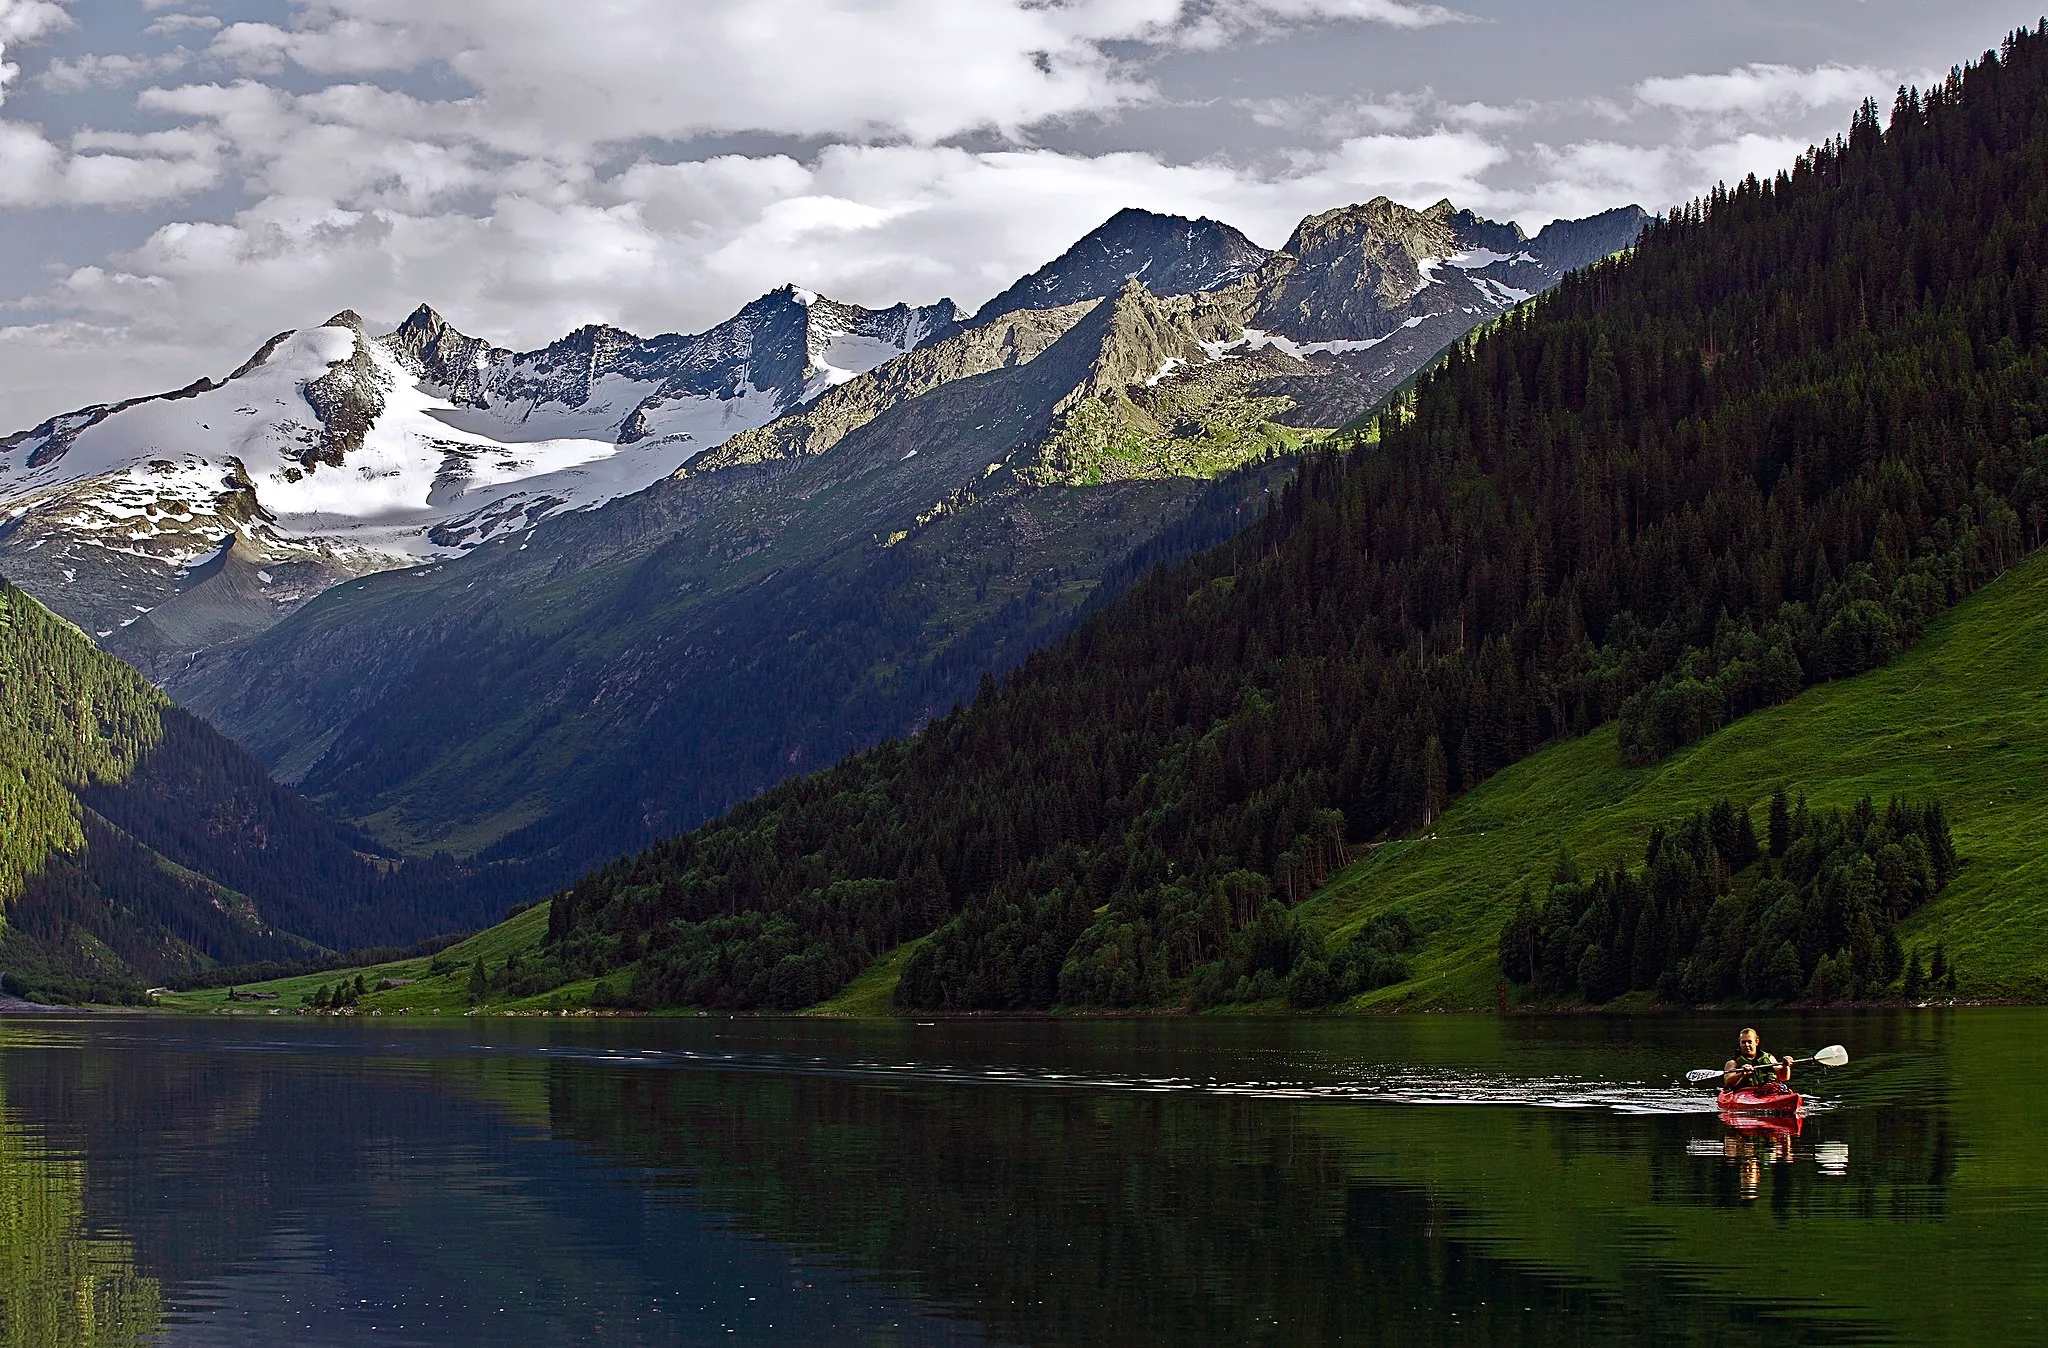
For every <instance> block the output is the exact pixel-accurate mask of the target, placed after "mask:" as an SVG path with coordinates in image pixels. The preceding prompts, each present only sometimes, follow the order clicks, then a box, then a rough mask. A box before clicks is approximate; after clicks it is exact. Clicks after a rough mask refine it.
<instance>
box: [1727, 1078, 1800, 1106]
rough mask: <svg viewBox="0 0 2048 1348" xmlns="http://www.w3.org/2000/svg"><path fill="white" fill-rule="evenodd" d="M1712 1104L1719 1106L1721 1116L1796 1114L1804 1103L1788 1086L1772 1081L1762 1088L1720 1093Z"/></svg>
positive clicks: (1746, 1087) (1797, 1093) (1755, 1087)
mask: <svg viewBox="0 0 2048 1348" xmlns="http://www.w3.org/2000/svg"><path fill="white" fill-rule="evenodd" d="M1714 1103H1715V1104H1717V1105H1718V1106H1720V1109H1721V1112H1722V1113H1723V1114H1797V1113H1798V1112H1799V1107H1800V1106H1801V1105H1802V1104H1804V1103H1805V1101H1804V1100H1803V1099H1802V1098H1801V1097H1800V1094H1799V1092H1798V1091H1795V1090H1793V1089H1792V1088H1791V1087H1790V1086H1784V1085H1780V1084H1779V1083H1778V1082H1775V1081H1772V1082H1768V1083H1766V1084H1764V1085H1762V1086H1744V1087H1743V1088H1742V1089H1741V1090H1737V1091H1722V1092H1721V1093H1720V1095H1718V1096H1716V1097H1715V1100H1714Z"/></svg>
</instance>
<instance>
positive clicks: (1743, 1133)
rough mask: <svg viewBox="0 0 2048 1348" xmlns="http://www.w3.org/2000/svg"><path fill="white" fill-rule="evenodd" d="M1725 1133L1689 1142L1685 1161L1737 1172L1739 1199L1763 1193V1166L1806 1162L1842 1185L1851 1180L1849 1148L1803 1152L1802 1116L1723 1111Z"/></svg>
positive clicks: (1829, 1145) (1831, 1145)
mask: <svg viewBox="0 0 2048 1348" xmlns="http://www.w3.org/2000/svg"><path fill="white" fill-rule="evenodd" d="M1721 1123H1722V1125H1723V1127H1724V1129H1725V1131H1724V1132H1723V1133H1722V1134H1721V1135H1720V1136H1719V1137H1699V1138H1693V1139H1692V1140H1690V1141H1688V1142H1687V1143H1686V1144H1685V1153H1686V1155H1688V1156H1697V1157H1701V1158H1712V1159H1714V1160H1718V1161H1720V1162H1722V1163H1723V1164H1725V1165H1728V1166H1731V1167H1733V1168H1734V1170H1735V1172H1736V1188H1737V1197H1738V1198H1739V1199H1740V1200H1741V1201H1742V1202H1745V1203H1749V1202H1754V1201H1755V1200H1756V1198H1757V1197H1758V1195H1759V1194H1760V1193H1761V1192H1762V1188H1763V1176H1764V1167H1765V1166H1791V1165H1796V1164H1798V1163H1799V1162H1800V1161H1801V1160H1806V1159H1810V1160H1812V1161H1813V1163H1814V1167H1815V1169H1817V1170H1818V1171H1819V1172H1820V1173H1821V1174H1822V1175H1824V1176H1827V1177H1828V1178H1830V1179H1846V1178H1847V1177H1848V1174H1849V1144H1848V1143H1847V1142H1843V1141H1839V1140H1837V1141H1829V1142H1822V1143H1819V1144H1817V1145H1815V1146H1812V1147H1810V1148H1804V1149H1802V1148H1801V1147H1800V1146H1799V1145H1798V1143H1799V1137H1800V1134H1801V1133H1802V1132H1803V1131H1804V1130H1805V1127H1806V1118H1805V1116H1804V1115H1799V1114H1793V1115H1758V1114H1742V1113H1736V1112H1733V1111H1724V1112H1723V1113H1722V1114H1721Z"/></svg>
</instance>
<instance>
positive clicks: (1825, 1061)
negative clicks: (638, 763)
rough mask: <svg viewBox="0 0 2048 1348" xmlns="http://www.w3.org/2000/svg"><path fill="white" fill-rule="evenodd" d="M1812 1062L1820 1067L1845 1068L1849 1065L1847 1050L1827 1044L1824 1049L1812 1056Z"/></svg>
mask: <svg viewBox="0 0 2048 1348" xmlns="http://www.w3.org/2000/svg"><path fill="white" fill-rule="evenodd" d="M1813 1060H1814V1061H1815V1062H1817V1063H1819V1064H1820V1065H1821V1066H1822V1067H1847V1066H1848V1065H1849V1050H1848V1049H1845V1048H1843V1047H1842V1046H1841V1045H1840V1044H1829V1045H1828V1046H1827V1047H1826V1048H1824V1049H1822V1050H1821V1051H1820V1052H1818V1053H1816V1054H1814V1055H1813Z"/></svg>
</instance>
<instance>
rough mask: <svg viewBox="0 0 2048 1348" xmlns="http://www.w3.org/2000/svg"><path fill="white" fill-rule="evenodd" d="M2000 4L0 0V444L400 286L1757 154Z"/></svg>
mask: <svg viewBox="0 0 2048 1348" xmlns="http://www.w3.org/2000/svg"><path fill="white" fill-rule="evenodd" d="M2028 21H2030V12H2029V11H2023V10H2016V9H2014V8H2012V7H2011V6H2010V5H1994V4H1990V3H1985V2H1984V0H1944V3H1941V4H1930V3H1927V2H1926V0H1714V2H1713V3H1709V4H1701V3H1698V0H1625V2H1624V0H1455V2H1454V3H1446V4H1441V5H1439V4H1433V3H1424V2H1423V0H0V433H5V432H6V431H8V430H12V429H16V428H19V427H24V426H27V425H29V424H32V423H33V422H34V421H37V420H40V419H41V418H43V417H45V416H48V415H50V414H51V413H54V412H58V411H62V410H66V409H69V408H72V407H75V406H79V405H81V404H84V403H88V402H92V401H97V400H102V399H108V398H114V397H121V396H126V395H132V394H137V393H145V392H154V391H157V390H159V389H162V388H167V387H174V386H177V385H180V384H184V383H187V382H189V381H190V380H192V379H194V378H197V377H198V376H200V375H202V374H213V375H219V374H223V373H225V372H226V371H227V370H228V369H230V368H232V367H233V366H234V365H235V364H237V363H239V362H240V360H241V359H243V358H244V357H245V356H246V355H247V354H248V353H249V352H250V351H251V350H252V349H253V348H254V347H255V346H256V345H257V344H258V343H260V342H261V341H262V339H263V338H265V337H267V336H268V335H270V334H271V333H272V332H275V331H278V330H280V329H283V328H287V327H296V326H303V325H306V324H310V323H317V322H319V321H321V320H323V319H324V318H326V317H327V316H328V315H329V314H331V313H333V312H334V311H336V310H338V309H341V308H344V307H352V308H354V309H356V310H358V311H359V312H361V313H362V314H364V315H365V317H367V318H369V319H370V320H371V321H372V322H373V323H381V324H390V323H393V322H395V321H396V320H397V319H398V318H400V317H402V316H403V315H404V314H405V313H406V312H407V311H408V310H409V309H411V307H412V306H413V305H414V304H416V303H418V302H420V301H422V300H425V301H427V302H430V303H432V304H433V305H434V306H435V307H436V308H438V309H440V310H441V311H442V312H443V313H444V314H446V315H447V316H448V317H449V318H450V320H451V321H453V322H455V323H456V324H457V325H458V326H459V327H462V328H463V329H465V330H467V331H470V332H472V333H475V334H477V335H479V336H485V337H489V338H491V339H493V340H495V341H498V342H501V343H505V344H508V345H513V346H521V347H524V346H534V345H539V344H541V343H543V342H546V341H548V340H549V339H551V338H553V337H555V336H558V335H560V334H561V333H563V332H565V331H567V330H568V329H570V328H572V327H574V326H576V325H578V324H581V323H586V322H593V321H604V322H610V323H616V324H619V325H621V326H624V327H628V328H632V329H634V330H636V331H640V332H644V333H651V332H656V331H664V330H682V331H695V330H699V329H701V328H704V327H706V326H709V325H710V324H712V323H714V322H716V321H718V320H719V319H721V318H723V317H725V316H727V315H728V314H730V313H731V312H732V311H733V310H734V309H736V308H737V307H739V305H741V304H742V303H744V302H745V301H747V300H748V299H750V298H752V297H753V296H755V295H757V294H760V293H761V292H763V291H765V290H768V289H770V288H772V287H774V286H776V285H779V284H781V283H783V282H784V281H797V282H799V283H801V284H804V285H806V286H809V287H811V288H813V289H817V290H820V291H823V292H825V293H827V294H830V295H833V296H835V297H838V298H841V299H846V300H852V301H856V302H859V303H863V304H869V305H878V306H879V305H886V304H890V303H893V302H895V301H897V300H899V299H902V300H911V301H914V302H919V303H924V302H929V301H931V300H935V299H937V298H939V297H940V296H942V295H951V296H952V297H953V298H954V299H956V300H957V301H959V302H960V303H961V304H963V305H964V306H968V307H971V306H973V305H975V304H977V303H979V302H981V301H982V300H985V299H987V298H988V297H989V296H990V295H992V294H994V293H995V292H996V291H997V290H999V289H1001V288H1002V287H1003V286H1004V285H1006V284H1007V283H1008V282H1009V281H1011V280H1012V279H1014V278H1015V277H1016V276H1018V275H1019V274H1021V273H1023V272H1025V271H1028V270H1030V269H1031V268H1033V267H1035V266H1037V265H1039V264H1040V263H1042V262H1044V261H1045V260H1046V259H1047V258H1049V257H1052V256H1053V255H1055V254H1057V253H1058V252H1059V251H1060V250H1061V249H1062V248H1064V247H1065V246H1066V245H1067V244H1068V243H1070V242H1071V241H1072V240H1073V239H1074V238H1076V237H1078V236H1079V235H1080V234H1082V233H1084V232H1085V231H1086V230H1088V229H1089V228H1091V227H1092V226H1094V225H1095V224H1097V223H1099V222H1100V221H1101V220H1102V219H1103V218H1105V217H1106V216H1108V215H1109V214H1110V213H1112V212H1113V211H1114V210H1116V209H1117V208H1119V207H1121V206H1125V205H1139V206H1147V207H1150V208H1152V209H1154V210H1161V211H1172V212H1179V213H1184V214H1206V215H1212V216H1215V217H1218V218H1220V219H1225V220H1228V221H1230V222H1232V223H1234V224H1236V225H1237V226H1238V227H1239V228H1241V229H1243V230H1245V231H1246V232H1247V233H1248V234H1250V235H1251V236H1252V237H1253V238H1254V239H1256V240H1257V241H1258V242H1260V243H1263V244H1266V245H1267V246H1269V247H1270V246H1277V245H1278V244H1280V243H1281V242H1282V241H1283V240H1284V239H1285V238H1286V236H1287V234H1288V231H1289V230H1290V229H1291V228H1292V226H1293V224H1294V222H1295V221H1296V220H1297V219H1299V218H1300V217H1301V216H1302V215H1304V214H1306V213H1309V212H1311V211H1316V210H1322V209H1326V208H1328V207H1331V206H1334V205H1339V204H1342V203H1345V202H1350V201H1362V200H1365V199H1367V198H1370V197H1372V196H1375V195H1379V194H1385V195H1388V196H1391V197H1393V198H1395V199H1396V200H1398V201H1403V202H1407V203H1409V204H1411V205H1417V206H1422V205H1427V204H1429V203H1430V202H1432V201H1435V200H1436V199H1437V198H1439V197H1445V196H1448V197H1449V198H1451V199H1452V200H1453V201H1455V202H1457V203H1458V204H1459V205H1463V206H1470V207H1472V208H1474V209H1476V210H1478V211H1479V212H1480V213H1482V214H1485V215H1489V216H1492V217H1494V218H1497V219H1513V220H1517V221H1520V222H1521V223H1522V224H1523V225H1524V227H1526V228H1528V229H1530V230H1531V231H1532V232H1533V231H1534V230H1535V229H1536V228H1537V227H1539V226H1541V225H1542V224H1543V223H1545V222H1546V221H1548V220H1551V219H1553V218H1556V217H1558V216H1577V215H1584V214H1588V213H1591V212H1593V211H1597V210H1602V209H1605V208H1607V207H1609V206H1616V205H1623V204H1626V203H1629V202H1637V203H1640V204H1641V205H1643V206H1646V207H1648V208H1650V209H1653V210H1655V209H1660V208H1664V207H1668V206H1670V205H1672V204H1673V203H1675V202H1678V201H1680V200H1683V199H1684V198H1686V197H1687V196H1689V195H1691V194H1693V193H1695V192H1697V191H1699V190H1700V189H1702V188H1704V187H1707V186H1710V185H1711V184H1712V183H1713V182H1714V181H1716V180H1717V179H1725V178H1731V177H1739V176H1740V175H1741V174H1743V173H1746V172H1749V171H1751V170H1755V171H1759V172H1767V171H1770V170H1772V169H1775V168H1776V167H1778V166H1780V165H1782V164H1784V163H1786V162H1787V161H1788V160H1789V159H1790V158H1791V156H1793V155H1794V154H1796V153H1797V152H1798V150H1800V149H1801V148H1803V147H1804V146H1806V145H1807V144H1809V143H1811V142H1812V141H1813V140H1814V139H1816V138H1818V137H1822V136H1825V135H1828V134H1831V133H1832V132H1834V131H1836V130H1839V129H1841V128H1842V127H1843V126H1844V125H1845V124H1846V121H1847V119H1848V116H1849V113H1850V111H1851V110H1852V109H1853V107H1854V106H1855V104H1856V103H1857V102H1858V101H1859V100H1860V99H1862V98H1863V97H1865V96H1866V95H1869V96H1875V97H1877V98H1879V100H1880V101H1881V102H1888V101H1889V98H1890V95H1891V92H1892V91H1893V90H1895V89H1896V88H1897V87H1898V86H1899V85H1900V84H1901V83H1924V82H1925V81H1926V80H1928V79H1929V78H1930V77H1932V76H1936V75H1938V73H1939V72H1943V71H1945V70H1946V69H1947V68H1948V67H1949V66H1950V65H1952V64H1955V63H1957V62H1960V61H1964V60H1967V59H1970V58H1971V57H1973V56H1974V55H1975V54H1977V53H1979V52H1981V51H1982V50H1983V49H1984V48H1986V47H1988V46H1991V45H1994V44H1995V43H1996V42H1997V41H1998V39H1999V38H2000V36H2001V35H2002V34H2003V33H2004V32H2005V31H2006V30H2007V29H2008V28H2010V27H2012V26H2015V25H2017V24H2019V23H2022V22H2028Z"/></svg>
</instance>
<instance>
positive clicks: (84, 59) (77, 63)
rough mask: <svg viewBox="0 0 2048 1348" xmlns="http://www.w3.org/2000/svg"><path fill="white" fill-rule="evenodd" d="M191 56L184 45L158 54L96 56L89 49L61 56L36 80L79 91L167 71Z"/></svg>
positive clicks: (51, 87) (63, 91) (69, 91)
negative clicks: (70, 55)
mask: <svg viewBox="0 0 2048 1348" xmlns="http://www.w3.org/2000/svg"><path fill="white" fill-rule="evenodd" d="M189 60H191V53H190V52H187V51H185V50H184V49H183V48H179V49H178V50H176V51H168V52H163V53H161V54H159V55H156V56H125V55H121V54H119V53H114V54H110V55H106V56H97V55H93V54H90V53H88V54H87V55H84V56H80V57H75V58H73V59H71V60H65V59H63V58H59V59H57V60H55V61H52V62H50V64H49V65H47V66H45V67H44V68H43V73H42V74H40V75H38V76H37V77H36V83H37V85H39V86H40V87H42V88H44V89H47V90H49V91H50V92H51V93H55V94H76V93H82V92H84V91H85V90H87V89H91V88H94V87H95V86H97V87H101V88H111V87H113V86H115V85H121V84H133V83H135V82H136V81H137V80H142V79H147V78H150V77H152V76H156V75H162V74H167V73H169V72H171V71H174V70H178V69H181V68H182V67H183V66H184V65H185V63H186V62H187V61H189Z"/></svg>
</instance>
